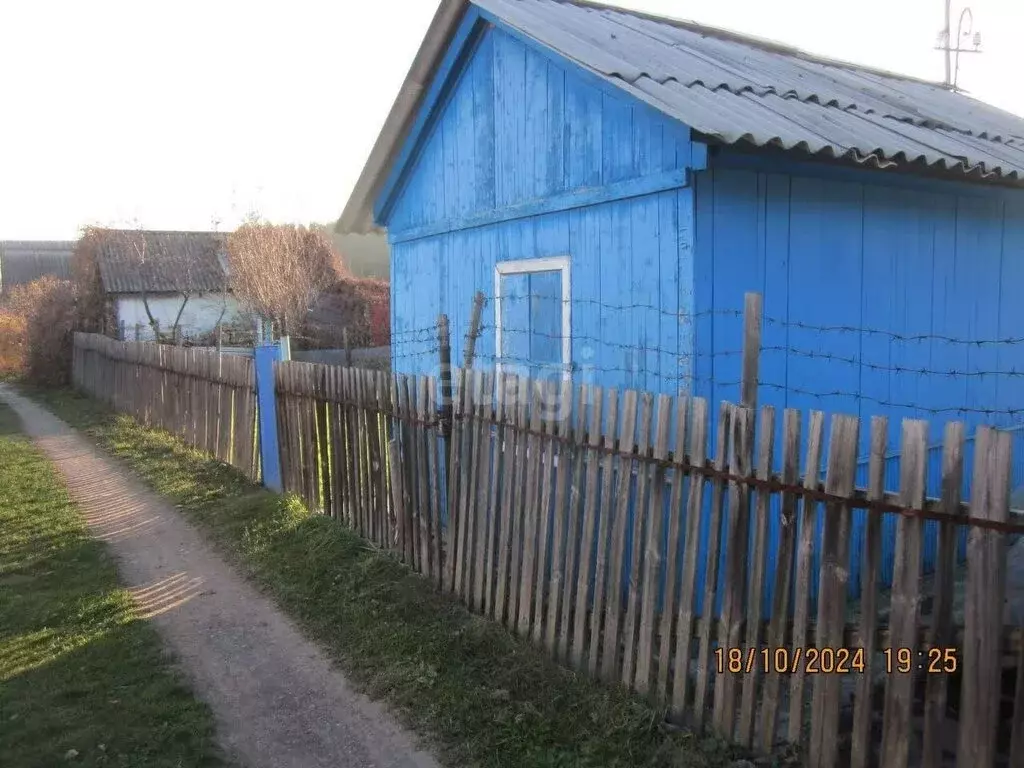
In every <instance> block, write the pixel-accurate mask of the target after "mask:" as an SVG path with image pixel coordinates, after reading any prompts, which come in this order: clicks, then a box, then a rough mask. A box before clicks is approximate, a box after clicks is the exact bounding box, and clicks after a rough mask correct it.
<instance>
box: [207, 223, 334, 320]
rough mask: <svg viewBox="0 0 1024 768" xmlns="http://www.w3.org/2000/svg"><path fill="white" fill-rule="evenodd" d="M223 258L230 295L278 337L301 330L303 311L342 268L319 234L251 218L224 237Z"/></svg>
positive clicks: (330, 283) (293, 226)
mask: <svg viewBox="0 0 1024 768" xmlns="http://www.w3.org/2000/svg"><path fill="white" fill-rule="evenodd" d="M227 255H228V268H229V270H230V273H231V282H232V287H233V289H234V293H235V296H237V297H238V299H239V300H240V301H241V302H242V303H243V304H245V305H246V306H247V307H248V308H249V309H250V310H252V311H253V312H254V313H256V314H257V315H260V316H262V317H264V318H266V319H269V320H272V321H274V323H275V324H276V325H277V327H278V328H280V329H281V333H282V334H290V333H297V332H298V331H299V330H300V329H301V327H302V324H303V322H304V321H305V319H306V315H307V313H308V312H309V310H310V309H311V308H312V307H313V305H314V304H315V302H316V301H317V299H318V298H319V297H320V295H321V294H322V293H323V292H324V290H326V289H327V288H328V287H330V286H331V285H333V284H334V283H336V282H337V280H338V278H339V277H340V276H341V275H342V274H343V269H344V268H343V267H342V264H341V259H340V258H339V256H338V254H337V252H336V251H335V250H334V247H333V245H332V244H331V241H330V238H328V237H327V236H326V235H325V234H324V233H323V232H322V231H316V230H311V229H308V228H306V227H303V226H297V225H294V224H270V223H267V222H264V221H260V220H258V219H256V218H250V220H249V221H247V222H246V223H244V224H242V226H240V227H239V228H238V229H237V230H235V231H234V232H233V233H231V234H230V235H228V239H227Z"/></svg>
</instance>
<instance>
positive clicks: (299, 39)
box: [0, 0, 1024, 239]
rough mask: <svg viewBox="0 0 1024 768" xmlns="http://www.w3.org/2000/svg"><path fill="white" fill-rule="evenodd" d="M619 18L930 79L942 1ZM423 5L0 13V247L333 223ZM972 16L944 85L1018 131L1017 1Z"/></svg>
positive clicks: (763, 3)
mask: <svg viewBox="0 0 1024 768" xmlns="http://www.w3.org/2000/svg"><path fill="white" fill-rule="evenodd" d="M619 4H621V5H624V6H627V7H632V8H639V9H643V10H646V11H650V12H653V13H662V14H667V15H672V16H676V17H678V18H688V19H693V20H696V21H700V22H705V23H708V24H713V25H716V26H721V27H727V28H731V29H736V30H740V31H744V32H748V33H751V34H756V35H759V36H762V37H768V38H774V39H777V40H781V41H784V42H787V43H791V44H793V45H796V46H799V47H801V48H804V49H807V50H810V51H813V52H816V53H821V54H826V55H829V56H835V57H838V58H843V59H849V60H853V61H858V62H862V63H866V64H871V65H874V66H877V67H883V68H886V69H891V70H894V71H898V72H904V73H908V74H912V75H917V76H920V77H928V78H933V79H936V80H938V79H941V78H942V57H941V54H939V53H938V52H937V51H935V50H933V46H934V44H935V39H936V35H937V32H938V30H939V29H940V27H941V26H942V0H851V1H850V2H842V3H840V2H828V1H827V0H826V1H824V2H823V0H623V1H622V2H620V3H619ZM954 5H955V8H954V25H955V19H956V17H957V16H958V15H959V9H960V7H962V6H961V5H960V4H959V3H955V4H954ZM435 7H436V2H435V1H434V0H358V1H357V0H333V1H332V2H320V3H318V2H306V1H305V0H288V2H283V1H282V2H275V3H266V2H256V1H254V0H244V1H242V0H173V1H171V0H130V1H127V2H121V1H120V0H75V1H74V2H66V3H63V2H52V1H50V2H47V0H32V1H31V2H29V1H27V0H0V35H2V42H0V239H7V238H73V237H75V236H76V232H77V230H78V228H79V227H81V226H83V225H85V224H90V223H101V224H125V223H129V222H132V221H138V222H139V223H141V224H142V225H143V226H145V227H150V228H166V229H205V228H208V227H210V226H211V223H212V222H219V226H220V227H221V228H230V227H232V226H234V225H235V224H236V223H237V222H238V220H239V219H240V218H241V217H242V216H244V215H245V214H246V212H248V211H250V210H258V211H259V212H260V213H261V214H262V215H263V216H265V217H267V218H270V219H273V220H291V221H310V220H318V221H328V220H333V219H335V218H337V216H338V215H339V214H340V213H341V209H342V207H343V206H344V204H345V201H346V199H347V197H348V194H349V191H350V190H351V188H352V185H353V184H354V183H355V180H356V177H357V176H358V174H359V171H360V170H361V168H362V165H363V162H364V160H365V159H366V155H367V154H368V152H369V149H370V146H371V145H372V143H373V141H374V139H375V138H376V136H377V132H378V130H379V128H380V126H381V124H382V123H383V121H384V117H385V116H386V114H387V111H388V109H389V108H390V106H391V103H392V100H393V99H394V96H395V94H396V92H397V90H398V87H399V85H400V84H401V82H402V79H403V78H404V76H405V73H406V71H407V70H408V67H409V64H410V62H411V61H412V57H413V55H414V54H415V52H416V49H417V47H418V46H419V43H420V41H421V39H422V37H423V34H424V32H425V31H426V27H427V24H428V23H429V21H430V18H431V16H432V15H433V12H434V10H435ZM972 8H973V10H974V16H975V27H976V29H979V30H980V31H981V33H982V37H983V48H984V50H985V51H986V53H985V54H984V55H982V56H964V57H962V59H961V62H962V64H961V76H960V84H961V86H963V87H964V88H966V89H968V90H969V91H970V92H972V93H973V94H974V95H975V96H977V97H978V98H981V99H984V100H985V101H989V102H991V103H993V104H996V105H998V106H1000V107H1003V108H1004V109H1007V110H1010V111H1012V112H1016V113H1017V114H1021V115H1024V82H1022V80H1021V75H1022V73H1024V2H1022V0H976V2H974V3H973V4H972Z"/></svg>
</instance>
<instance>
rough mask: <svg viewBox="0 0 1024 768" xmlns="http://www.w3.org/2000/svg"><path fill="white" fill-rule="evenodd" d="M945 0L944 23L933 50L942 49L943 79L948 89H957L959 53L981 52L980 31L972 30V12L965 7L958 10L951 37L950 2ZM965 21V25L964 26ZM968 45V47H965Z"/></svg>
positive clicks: (950, 0)
mask: <svg viewBox="0 0 1024 768" xmlns="http://www.w3.org/2000/svg"><path fill="white" fill-rule="evenodd" d="M951 2H952V0H946V14H945V20H946V24H945V26H944V27H943V29H942V31H941V32H939V37H938V40H937V41H936V44H935V50H937V51H942V52H943V56H944V58H945V64H946V78H945V80H944V81H943V82H944V83H945V84H946V87H947V88H949V89H950V90H953V91H955V90H957V81H958V80H959V78H960V54H961V53H982V50H981V32H975V31H974V14H973V13H972V12H971V9H970V8H967V7H965V8H964V9H963V10H962V11H960V20H959V21H958V22H957V24H956V37H951V36H950V32H951V31H952V30H951V27H950V3H951ZM965 23H966V26H965ZM966 46H970V47H966Z"/></svg>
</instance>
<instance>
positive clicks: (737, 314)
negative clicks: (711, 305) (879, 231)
mask: <svg viewBox="0 0 1024 768" xmlns="http://www.w3.org/2000/svg"><path fill="white" fill-rule="evenodd" d="M485 300H486V301H487V302H491V303H493V302H496V301H497V302H500V303H502V304H503V305H504V304H506V303H515V302H531V301H541V302H553V303H557V304H570V305H579V304H587V305H593V306H597V307H600V308H602V309H609V310H612V311H635V310H644V311H650V312H656V313H658V314H662V315H667V316H670V317H674V318H677V319H697V318H702V317H715V316H718V317H733V318H742V317H743V311H742V310H739V309H708V310H701V311H698V312H678V311H672V310H669V309H665V308H664V307H661V306H658V305H655V304H650V303H643V302H638V303H634V304H611V303H607V302H603V301H601V300H600V299H579V298H569V299H566V298H563V297H562V296H555V295H544V294H529V295H522V296H516V295H512V296H500V297H497V298H495V297H493V296H488V297H485ZM762 322H763V323H764V324H765V325H772V326H777V327H780V328H795V329H797V330H806V331H815V332H818V333H839V334H866V335H872V336H882V337H886V338H888V339H890V340H892V341H899V342H923V341H941V342H945V343H947V344H961V345H964V346H979V347H981V346H995V345H1004V346H1012V345H1020V344H1024V337H1021V336H1006V337H988V338H974V339H972V338H966V337H961V336H953V335H950V334H945V333H910V332H905V331H891V330H888V329H884V328H872V327H868V326H855V325H848V324H817V323H811V322H805V321H802V320H790V319H787V318H780V317H773V316H770V315H765V316H763V317H762Z"/></svg>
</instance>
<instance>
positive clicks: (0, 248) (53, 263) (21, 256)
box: [0, 240, 75, 291]
mask: <svg viewBox="0 0 1024 768" xmlns="http://www.w3.org/2000/svg"><path fill="white" fill-rule="evenodd" d="M74 250H75V244H74V242H73V241H71V240H4V241H0V291H8V290H10V289H11V288H13V287H14V286H16V285H25V284H26V283H31V282H32V281H33V280H38V279H39V278H41V277H45V276H46V275H53V276H54V277H58V278H60V279H62V280H66V279H68V278H69V277H71V254H72V253H73V252H74Z"/></svg>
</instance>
